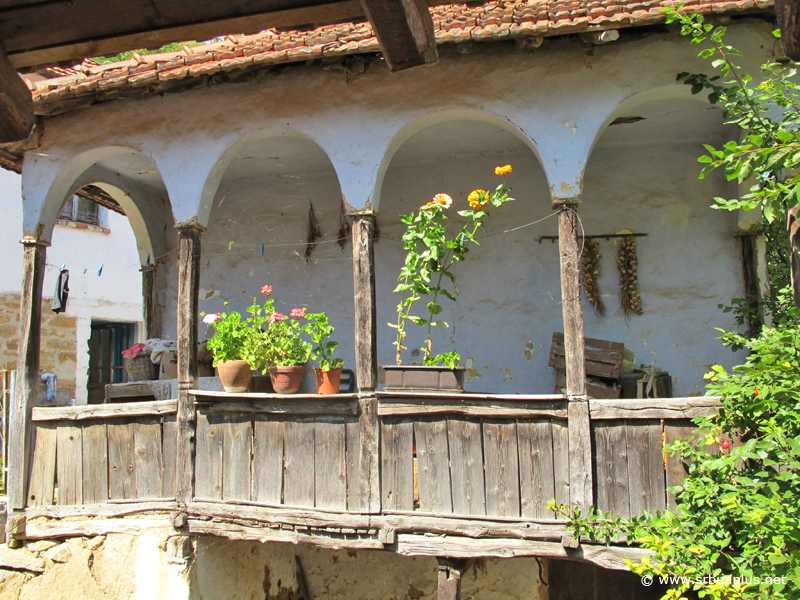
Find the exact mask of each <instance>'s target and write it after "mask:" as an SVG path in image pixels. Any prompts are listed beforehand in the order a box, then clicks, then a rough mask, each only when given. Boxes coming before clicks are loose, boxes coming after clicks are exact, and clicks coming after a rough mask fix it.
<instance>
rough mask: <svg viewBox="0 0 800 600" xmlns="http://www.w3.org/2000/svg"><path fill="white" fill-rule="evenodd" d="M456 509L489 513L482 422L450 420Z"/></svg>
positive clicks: (457, 512) (449, 438) (451, 467)
mask: <svg viewBox="0 0 800 600" xmlns="http://www.w3.org/2000/svg"><path fill="white" fill-rule="evenodd" d="M447 437H448V443H449V446H450V472H451V474H452V490H453V512H454V513H456V514H459V515H485V514H486V487H485V486H486V482H485V480H484V478H483V440H482V439H481V437H482V433H481V424H480V423H478V422H475V421H468V420H467V419H455V418H453V419H448V420H447Z"/></svg>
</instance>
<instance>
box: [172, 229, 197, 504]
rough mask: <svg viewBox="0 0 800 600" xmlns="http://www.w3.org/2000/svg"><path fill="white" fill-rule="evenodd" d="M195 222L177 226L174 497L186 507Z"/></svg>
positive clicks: (193, 381)
mask: <svg viewBox="0 0 800 600" xmlns="http://www.w3.org/2000/svg"><path fill="white" fill-rule="evenodd" d="M201 230H202V228H201V227H200V226H199V225H197V224H196V223H194V222H193V223H190V224H189V225H187V226H180V225H179V226H178V236H179V252H178V336H177V337H178V445H177V459H176V465H177V468H176V473H177V480H176V484H175V486H176V497H177V499H178V501H179V502H181V503H183V504H186V503H187V502H189V501H190V500H191V499H192V497H193V496H194V483H195V473H194V469H195V461H194V460H192V457H193V456H194V455H195V441H196V437H195V435H196V430H197V423H196V422H195V419H196V416H197V415H196V410H195V407H194V398H192V396H190V395H189V390H191V389H195V388H196V387H197V369H198V365H197V327H198V319H199V316H198V315H199V301H200V236H201Z"/></svg>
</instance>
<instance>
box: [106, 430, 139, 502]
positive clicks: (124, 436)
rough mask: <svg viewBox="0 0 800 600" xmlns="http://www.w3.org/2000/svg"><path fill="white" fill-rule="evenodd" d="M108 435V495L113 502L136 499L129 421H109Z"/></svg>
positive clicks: (131, 436) (132, 447)
mask: <svg viewBox="0 0 800 600" xmlns="http://www.w3.org/2000/svg"><path fill="white" fill-rule="evenodd" d="M106 430H107V433H108V494H109V498H112V499H114V500H132V499H133V498H135V497H136V488H135V484H136V482H135V480H134V474H133V464H134V446H133V423H131V422H130V420H129V419H113V420H109V422H108V423H107V425H106Z"/></svg>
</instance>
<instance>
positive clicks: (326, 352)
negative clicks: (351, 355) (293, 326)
mask: <svg viewBox="0 0 800 600" xmlns="http://www.w3.org/2000/svg"><path fill="white" fill-rule="evenodd" d="M306 318H307V319H308V321H309V333H310V334H311V341H312V342H313V343H314V344H316V346H315V347H314V348H312V350H311V358H313V359H315V360H318V361H319V368H320V369H322V370H323V371H330V370H331V369H336V368H338V367H341V366H342V365H343V364H344V360H343V359H341V358H333V352H334V351H335V350H336V348H338V347H339V342H334V341H333V340H331V339H330V337H331V335H332V334H333V325H331V324H329V323H328V317H327V315H326V314H325V313H315V314H309V315H306Z"/></svg>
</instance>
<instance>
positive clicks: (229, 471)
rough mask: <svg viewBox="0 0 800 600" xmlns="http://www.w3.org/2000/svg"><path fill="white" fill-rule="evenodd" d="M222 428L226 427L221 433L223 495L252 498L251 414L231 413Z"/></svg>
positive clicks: (229, 498) (238, 498)
mask: <svg viewBox="0 0 800 600" xmlns="http://www.w3.org/2000/svg"><path fill="white" fill-rule="evenodd" d="M221 427H222V428H223V429H224V430H225V433H224V434H223V436H222V438H223V451H222V497H223V498H224V499H225V500H250V485H251V479H252V474H251V473H252V471H251V465H252V459H251V456H252V451H253V423H252V415H251V414H250V413H238V412H237V413H228V414H226V415H225V418H224V420H223V422H222V424H221Z"/></svg>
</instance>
